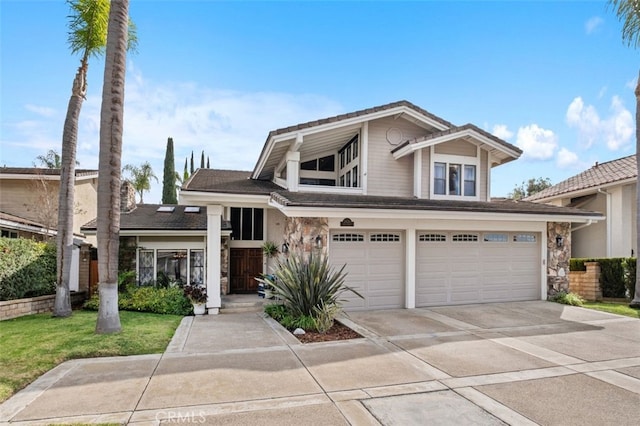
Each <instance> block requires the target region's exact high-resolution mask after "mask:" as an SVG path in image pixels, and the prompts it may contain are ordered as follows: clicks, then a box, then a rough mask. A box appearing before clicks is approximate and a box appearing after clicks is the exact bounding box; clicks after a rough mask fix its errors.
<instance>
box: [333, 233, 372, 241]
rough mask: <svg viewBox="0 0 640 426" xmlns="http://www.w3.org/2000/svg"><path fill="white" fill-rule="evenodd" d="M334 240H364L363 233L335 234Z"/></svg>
mask: <svg viewBox="0 0 640 426" xmlns="http://www.w3.org/2000/svg"><path fill="white" fill-rule="evenodd" d="M332 241H364V235H363V234H334V235H333V237H332Z"/></svg>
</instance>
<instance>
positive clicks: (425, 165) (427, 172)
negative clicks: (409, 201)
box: [415, 149, 431, 199]
mask: <svg viewBox="0 0 640 426" xmlns="http://www.w3.org/2000/svg"><path fill="white" fill-rule="evenodd" d="M421 152H422V194H421V198H424V199H429V196H430V193H431V167H429V165H430V164H431V150H429V149H422V150H421ZM415 155H418V154H415Z"/></svg>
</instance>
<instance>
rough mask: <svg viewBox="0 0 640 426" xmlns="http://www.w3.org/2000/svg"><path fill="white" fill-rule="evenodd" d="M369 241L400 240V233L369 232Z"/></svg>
mask: <svg viewBox="0 0 640 426" xmlns="http://www.w3.org/2000/svg"><path fill="white" fill-rule="evenodd" d="M369 241H376V242H397V241H400V235H398V234H371V235H370V236H369Z"/></svg>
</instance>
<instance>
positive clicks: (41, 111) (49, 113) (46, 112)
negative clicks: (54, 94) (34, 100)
mask: <svg viewBox="0 0 640 426" xmlns="http://www.w3.org/2000/svg"><path fill="white" fill-rule="evenodd" d="M24 108H25V109H26V110H28V111H31V112H35V113H36V114H38V115H40V116H42V117H53V116H54V115H55V113H56V110H55V109H53V108H49V107H45V106H40V105H33V104H27V105H25V106H24Z"/></svg>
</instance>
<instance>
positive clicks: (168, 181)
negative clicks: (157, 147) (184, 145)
mask: <svg viewBox="0 0 640 426" xmlns="http://www.w3.org/2000/svg"><path fill="white" fill-rule="evenodd" d="M162 204H178V198H177V196H176V166H175V158H174V156H173V138H169V139H167V151H166V153H165V155H164V174H163V176H162Z"/></svg>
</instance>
